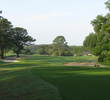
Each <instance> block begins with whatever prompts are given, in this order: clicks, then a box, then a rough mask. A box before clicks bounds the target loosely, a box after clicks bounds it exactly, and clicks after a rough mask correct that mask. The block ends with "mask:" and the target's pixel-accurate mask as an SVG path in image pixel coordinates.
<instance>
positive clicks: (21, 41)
mask: <svg viewBox="0 0 110 100" xmlns="http://www.w3.org/2000/svg"><path fill="white" fill-rule="evenodd" d="M12 33H13V35H12V37H11V38H12V41H13V50H14V52H15V53H16V55H17V57H19V54H20V52H21V50H22V49H23V48H24V46H26V45H30V44H31V42H34V41H35V39H33V38H32V37H31V36H29V35H28V32H27V30H26V29H24V28H21V27H16V28H13V30H12Z"/></svg>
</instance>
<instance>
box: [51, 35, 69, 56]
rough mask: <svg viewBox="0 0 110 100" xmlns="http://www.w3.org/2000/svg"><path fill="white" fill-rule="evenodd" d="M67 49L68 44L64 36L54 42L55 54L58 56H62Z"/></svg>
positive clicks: (58, 37)
mask: <svg viewBox="0 0 110 100" xmlns="http://www.w3.org/2000/svg"><path fill="white" fill-rule="evenodd" d="M67 47H68V46H67V42H66V39H65V37H64V36H57V37H56V38H55V39H54V40H53V52H56V53H58V56H62V55H63V53H64V51H65V49H66V48H67Z"/></svg>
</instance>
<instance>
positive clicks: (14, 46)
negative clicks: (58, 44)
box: [0, 16, 35, 59]
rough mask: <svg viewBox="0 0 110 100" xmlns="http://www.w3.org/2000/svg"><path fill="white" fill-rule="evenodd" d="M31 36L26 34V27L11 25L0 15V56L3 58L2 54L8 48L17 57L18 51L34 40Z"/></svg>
mask: <svg viewBox="0 0 110 100" xmlns="http://www.w3.org/2000/svg"><path fill="white" fill-rule="evenodd" d="M34 41H35V39H33V38H32V37H31V36H29V35H28V32H27V30H26V29H24V28H22V27H13V25H12V23H11V22H10V21H9V20H8V19H6V18H4V17H2V16H0V57H1V59H4V54H5V52H7V51H8V50H13V51H14V52H15V53H16V56H17V57H19V54H20V52H21V51H22V50H23V48H24V47H25V46H26V45H30V44H31V42H34Z"/></svg>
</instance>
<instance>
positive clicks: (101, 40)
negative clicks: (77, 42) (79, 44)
mask: <svg viewBox="0 0 110 100" xmlns="http://www.w3.org/2000/svg"><path fill="white" fill-rule="evenodd" d="M105 4H106V6H107V8H108V9H109V10H110V0H108V1H107V2H106V3H105ZM91 24H92V25H93V28H94V31H95V33H94V34H90V35H89V36H87V37H86V39H85V41H84V46H85V47H88V48H90V50H91V51H92V53H93V54H95V55H96V56H99V59H98V60H99V62H105V61H106V60H107V61H108V60H109V56H108V55H109V51H110V13H108V14H106V15H105V16H102V15H98V16H97V17H96V19H94V20H93V21H92V22H91Z"/></svg>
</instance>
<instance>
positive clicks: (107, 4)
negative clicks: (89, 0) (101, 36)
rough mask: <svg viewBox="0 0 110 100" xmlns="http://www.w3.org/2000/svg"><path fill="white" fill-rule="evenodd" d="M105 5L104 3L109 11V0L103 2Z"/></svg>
mask: <svg viewBox="0 0 110 100" xmlns="http://www.w3.org/2000/svg"><path fill="white" fill-rule="evenodd" d="M105 5H106V8H108V9H109V11H110V0H108V1H107V2H105Z"/></svg>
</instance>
